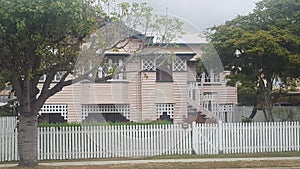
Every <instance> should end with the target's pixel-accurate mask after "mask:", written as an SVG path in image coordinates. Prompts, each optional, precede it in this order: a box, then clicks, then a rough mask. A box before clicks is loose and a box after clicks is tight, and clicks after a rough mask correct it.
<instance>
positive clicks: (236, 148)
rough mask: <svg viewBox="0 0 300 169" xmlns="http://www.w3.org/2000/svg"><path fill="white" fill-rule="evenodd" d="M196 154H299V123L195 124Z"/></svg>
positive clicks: (194, 147) (193, 141) (194, 148)
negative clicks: (294, 152)
mask: <svg viewBox="0 0 300 169" xmlns="http://www.w3.org/2000/svg"><path fill="white" fill-rule="evenodd" d="M192 130H193V139H192V143H193V145H192V147H193V150H194V151H195V153H196V154H233V153H259V152H283V151H300V123H299V122H275V123H266V122H262V123H221V124H195V125H194V126H193V129H192Z"/></svg>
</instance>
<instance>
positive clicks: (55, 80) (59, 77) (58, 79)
mask: <svg viewBox="0 0 300 169" xmlns="http://www.w3.org/2000/svg"><path fill="white" fill-rule="evenodd" d="M65 73H66V72H65V71H63V72H57V73H56V75H55V76H54V79H53V82H60V80H61V79H62V77H63V76H64V74H65Z"/></svg>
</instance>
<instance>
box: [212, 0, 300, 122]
mask: <svg viewBox="0 0 300 169" xmlns="http://www.w3.org/2000/svg"><path fill="white" fill-rule="evenodd" d="M299 8H300V2H299V1H293V0H279V1H278V0H276V1H275V0H263V1H261V2H259V3H257V5H256V8H255V10H254V11H253V13H252V14H249V15H247V16H238V17H237V18H235V19H233V20H231V21H228V22H226V23H225V24H224V25H220V26H215V27H213V28H211V34H210V35H209V39H210V40H211V42H212V43H213V45H214V47H215V48H216V50H217V52H218V53H219V56H220V59H221V61H222V63H223V64H224V66H225V69H227V70H231V72H232V75H231V78H232V79H233V80H235V81H232V82H231V84H233V83H234V82H237V81H239V82H240V83H242V84H243V83H249V82H250V83H251V86H252V87H253V88H252V89H254V90H255V91H256V95H257V101H258V103H259V104H260V105H261V107H262V109H263V111H264V113H265V118H266V120H267V121H273V120H274V119H273V115H272V108H273V102H272V92H273V86H274V84H275V83H274V82H275V81H276V80H278V79H281V81H282V82H285V81H286V79H287V78H288V77H297V76H299V71H298V70H299V59H300V55H299V52H300V51H299V49H298V47H297V46H299V43H300V38H299V34H298V33H299V32H298V31H295V29H294V27H298V26H299V23H298V20H299V19H300V18H299V17H300V15H299V10H298V11H297V10H296V9H299ZM290 10H291V11H295V10H296V11H295V13H293V12H290ZM285 25H286V27H285ZM291 25H293V26H291ZM237 75H238V76H237ZM233 77H236V78H233Z"/></svg>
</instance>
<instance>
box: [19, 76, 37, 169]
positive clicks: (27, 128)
mask: <svg viewBox="0 0 300 169" xmlns="http://www.w3.org/2000/svg"><path fill="white" fill-rule="evenodd" d="M30 84H31V83H30V80H29V78H28V77H26V78H25V80H24V83H23V90H22V93H23V97H22V96H20V97H19V98H20V107H19V108H18V111H19V112H18V113H19V114H20V117H19V120H20V121H19V126H18V149H19V157H20V162H19V166H21V167H33V166H37V165H38V161H37V141H38V138H37V137H38V129H37V124H38V121H37V112H34V110H33V109H32V101H33V99H32V98H31V97H30V96H31V93H30V92H32V88H31V86H30Z"/></svg>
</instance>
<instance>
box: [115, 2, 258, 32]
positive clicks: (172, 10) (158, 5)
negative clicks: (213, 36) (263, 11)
mask: <svg viewBox="0 0 300 169" xmlns="http://www.w3.org/2000/svg"><path fill="white" fill-rule="evenodd" d="M120 1H126V2H133V1H134V2H147V4H148V5H149V6H151V7H153V11H154V12H157V13H161V14H166V11H167V13H168V14H169V15H172V16H176V17H178V18H180V19H181V20H182V21H184V22H185V27H184V30H185V31H186V32H189V33H191V34H194V33H197V32H202V31H205V29H206V28H208V27H212V26H214V25H220V24H223V23H225V21H227V20H231V19H233V18H234V17H236V16H237V15H247V14H249V12H251V11H252V10H253V9H254V7H255V3H256V2H258V1H260V0H120Z"/></svg>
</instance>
